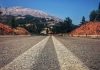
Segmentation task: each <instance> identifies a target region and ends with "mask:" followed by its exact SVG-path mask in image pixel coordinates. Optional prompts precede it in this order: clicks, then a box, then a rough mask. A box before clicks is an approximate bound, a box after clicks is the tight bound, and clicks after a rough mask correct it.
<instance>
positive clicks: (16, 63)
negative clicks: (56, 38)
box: [0, 36, 49, 70]
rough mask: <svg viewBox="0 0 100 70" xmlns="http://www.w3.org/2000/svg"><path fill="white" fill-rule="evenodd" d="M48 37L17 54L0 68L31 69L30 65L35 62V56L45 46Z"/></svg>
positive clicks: (13, 69) (5, 69)
mask: <svg viewBox="0 0 100 70" xmlns="http://www.w3.org/2000/svg"><path fill="white" fill-rule="evenodd" d="M48 39H49V36H48V37H46V38H45V39H43V40H42V41H40V42H39V43H38V44H36V45H35V46H33V47H32V48H30V49H29V50H27V51H26V52H24V53H23V54H21V55H20V56H18V57H17V58H16V59H14V60H13V61H12V62H10V63H9V64H7V65H6V66H4V67H3V68H1V69H0V70H32V67H33V66H32V65H33V64H35V61H36V58H38V56H39V54H40V53H41V51H42V50H43V48H44V47H45V45H46V43H47V41H48Z"/></svg>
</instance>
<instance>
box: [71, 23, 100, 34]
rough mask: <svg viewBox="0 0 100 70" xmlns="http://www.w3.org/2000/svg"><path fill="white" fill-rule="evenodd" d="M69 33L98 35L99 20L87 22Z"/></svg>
mask: <svg viewBox="0 0 100 70" xmlns="http://www.w3.org/2000/svg"><path fill="white" fill-rule="evenodd" d="M70 34H71V35H100V22H88V23H86V24H84V25H82V26H80V27H79V28H77V29H75V30H73V31H72V32H71V33H70Z"/></svg>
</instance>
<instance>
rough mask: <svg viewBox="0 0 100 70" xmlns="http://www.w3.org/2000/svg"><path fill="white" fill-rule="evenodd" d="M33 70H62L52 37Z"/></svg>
mask: <svg viewBox="0 0 100 70" xmlns="http://www.w3.org/2000/svg"><path fill="white" fill-rule="evenodd" d="M32 70H61V69H60V65H59V61H58V57H57V54H56V51H55V48H54V45H53V41H52V38H51V37H50V39H49V40H48V42H47V44H46V45H45V47H44V49H43V50H42V52H41V54H39V57H38V59H37V60H36V62H35V64H33V68H32Z"/></svg>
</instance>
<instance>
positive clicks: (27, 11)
mask: <svg viewBox="0 0 100 70" xmlns="http://www.w3.org/2000/svg"><path fill="white" fill-rule="evenodd" d="M2 11H3V15H5V14H6V15H14V16H18V15H21V16H25V15H31V16H34V17H41V18H49V19H54V20H55V21H61V19H59V18H58V17H55V16H51V15H48V14H47V13H45V12H43V11H41V10H35V9H31V8H24V7H20V6H16V7H9V8H2Z"/></svg>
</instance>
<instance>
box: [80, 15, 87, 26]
mask: <svg viewBox="0 0 100 70" xmlns="http://www.w3.org/2000/svg"><path fill="white" fill-rule="evenodd" d="M85 23H86V21H85V17H84V16H83V17H82V21H81V25H83V24H85Z"/></svg>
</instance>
